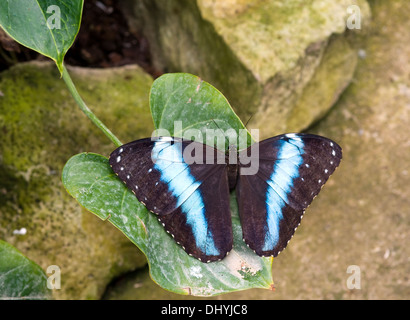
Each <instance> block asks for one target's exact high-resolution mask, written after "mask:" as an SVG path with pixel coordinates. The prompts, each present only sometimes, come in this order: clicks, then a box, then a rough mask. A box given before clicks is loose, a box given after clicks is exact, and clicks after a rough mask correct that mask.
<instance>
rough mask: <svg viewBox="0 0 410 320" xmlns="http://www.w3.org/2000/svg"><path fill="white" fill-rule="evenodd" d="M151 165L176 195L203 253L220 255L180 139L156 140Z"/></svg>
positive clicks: (178, 204)
mask: <svg viewBox="0 0 410 320" xmlns="http://www.w3.org/2000/svg"><path fill="white" fill-rule="evenodd" d="M152 158H153V160H154V162H155V165H154V169H155V170H157V171H158V172H160V174H161V178H160V179H161V181H162V182H164V183H166V184H167V185H168V189H169V192H171V193H172V196H173V197H175V198H176V199H177V207H181V211H182V212H183V213H184V214H185V217H186V222H187V224H188V225H189V226H190V227H191V230H192V234H193V235H194V238H195V242H196V246H197V247H198V248H199V249H200V250H201V251H202V252H203V253H204V254H206V255H215V256H216V255H219V254H220V253H219V250H218V249H217V248H216V246H215V243H214V241H213V237H212V233H211V232H210V231H209V229H208V221H207V218H206V215H205V213H206V212H205V203H204V200H203V197H202V194H201V191H200V190H199V186H200V185H201V182H199V181H196V180H195V178H194V177H193V175H192V174H191V172H190V169H189V166H188V165H187V164H186V163H185V161H184V159H183V156H182V143H181V142H173V143H171V142H170V141H161V140H159V141H156V142H155V144H154V148H153V150H152Z"/></svg>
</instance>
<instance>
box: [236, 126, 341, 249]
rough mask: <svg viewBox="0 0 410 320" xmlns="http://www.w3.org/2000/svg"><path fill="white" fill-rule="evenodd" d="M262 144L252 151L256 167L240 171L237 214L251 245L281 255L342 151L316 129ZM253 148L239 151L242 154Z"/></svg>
mask: <svg viewBox="0 0 410 320" xmlns="http://www.w3.org/2000/svg"><path fill="white" fill-rule="evenodd" d="M258 147H259V152H258V153H257V154H256V155H253V157H254V160H256V161H258V171H257V172H256V173H255V174H252V175H242V174H240V175H239V179H238V185H237V187H236V191H237V198H238V205H239V215H240V219H241V224H242V231H243V237H244V241H245V242H246V243H247V244H248V245H249V247H250V248H251V249H253V250H255V252H256V253H257V254H258V255H260V256H277V255H278V254H279V253H280V252H281V251H282V250H283V249H284V248H285V247H286V246H287V244H288V242H289V240H290V239H291V238H292V236H293V234H294V232H295V230H296V228H297V227H298V225H299V223H300V221H301V218H302V216H303V214H304V212H305V209H306V208H307V207H308V206H309V205H310V203H311V202H312V200H313V199H314V197H316V195H317V194H318V193H319V191H320V190H321V188H322V187H323V185H324V184H325V182H326V181H327V179H328V178H329V177H330V175H331V174H332V173H333V172H334V170H335V169H336V167H337V166H338V165H339V163H340V160H341V158H342V151H341V148H340V146H338V145H337V144H336V143H335V142H334V141H332V140H330V139H327V138H324V137H320V136H317V135H312V134H285V135H280V136H277V137H273V138H270V139H267V140H264V141H262V142H260V143H259V146H258ZM250 150H251V149H250V148H248V149H246V150H243V151H241V152H240V154H239V156H240V158H241V156H242V157H244V156H245V155H246V153H248V152H249V151H250ZM251 157H252V155H251ZM243 167H244V166H242V168H243Z"/></svg>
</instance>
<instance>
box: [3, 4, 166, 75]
mask: <svg viewBox="0 0 410 320" xmlns="http://www.w3.org/2000/svg"><path fill="white" fill-rule="evenodd" d="M44 59H47V58H45V57H43V56H42V55H40V54H39V53H37V52H35V51H33V50H30V49H28V48H26V47H24V46H22V45H20V44H18V43H16V42H15V41H14V40H13V39H11V38H9V37H8V36H7V35H6V34H5V33H4V31H3V30H1V29H0V71H3V70H5V69H7V68H9V67H10V66H12V65H14V64H16V63H18V62H22V61H29V60H44ZM65 63H66V64H68V65H74V66H82V67H92V68H108V67H118V66H123V65H126V64H138V65H139V66H141V67H142V68H143V69H144V70H145V71H146V72H147V73H149V74H151V75H152V76H153V77H154V78H157V77H158V76H160V75H161V74H162V72H161V71H160V70H156V69H155V68H154V67H153V65H152V60H151V53H150V48H149V43H148V41H147V39H146V38H145V37H144V36H143V35H142V33H140V32H139V33H137V34H134V33H132V32H131V31H130V29H129V28H128V24H127V21H126V19H125V17H124V15H123V14H122V12H121V10H120V8H119V6H118V4H117V2H116V1H115V0H87V1H85V3H84V9H83V17H82V21H81V29H80V32H79V33H78V35H77V38H76V40H75V41H74V44H73V46H72V47H71V48H70V50H69V51H68V52H67V55H66V57H65Z"/></svg>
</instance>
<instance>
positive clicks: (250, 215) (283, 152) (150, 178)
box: [109, 133, 342, 262]
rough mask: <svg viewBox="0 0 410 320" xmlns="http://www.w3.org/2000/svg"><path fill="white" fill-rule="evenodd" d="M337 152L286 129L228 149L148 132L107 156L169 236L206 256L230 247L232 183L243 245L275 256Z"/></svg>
mask: <svg viewBox="0 0 410 320" xmlns="http://www.w3.org/2000/svg"><path fill="white" fill-rule="evenodd" d="M254 150H256V152H254ZM187 155H189V157H188V156H187ZM232 155H234V157H232ZM230 156H231V157H230ZM188 158H189V159H188ZM341 158H342V150H341V148H340V146H339V145H337V144H336V143H335V142H334V141H332V140H330V139H327V138H324V137H321V136H317V135H313V134H294V133H291V134H283V135H279V136H276V137H273V138H269V139H266V140H264V141H262V142H259V143H255V144H253V145H252V146H251V147H248V148H247V149H244V150H241V151H239V152H238V151H237V150H236V147H232V146H231V147H230V148H229V152H228V153H225V152H221V151H220V150H217V149H215V148H213V147H210V146H208V145H205V144H202V143H199V142H194V141H191V140H182V139H181V138H174V137H158V138H146V139H141V140H136V141H133V142H130V143H127V144H124V145H123V146H121V147H119V148H117V149H116V150H114V151H113V152H112V153H111V155H110V160H109V161H110V165H111V167H112V169H113V171H114V172H115V173H116V174H117V175H118V176H119V178H120V179H121V180H122V181H123V182H124V183H125V184H126V185H127V187H128V188H129V189H130V190H132V192H133V193H134V194H135V196H136V197H137V198H138V200H139V201H140V202H142V203H143V204H144V205H145V206H146V207H147V209H148V210H150V211H151V212H153V213H155V214H156V215H157V218H158V220H159V221H160V222H161V223H162V224H163V226H164V228H165V230H166V231H167V232H168V233H170V234H171V235H172V237H173V238H174V240H175V241H176V242H177V243H178V244H180V245H181V246H182V247H183V249H184V250H185V251H186V252H187V253H188V254H189V255H192V256H194V257H195V258H197V259H199V260H200V261H202V262H210V261H217V260H221V259H222V258H224V257H225V256H226V255H227V254H228V253H229V251H230V250H231V249H232V244H233V235H232V224H231V213H230V208H229V194H230V191H231V190H233V189H235V188H236V195H237V201H238V207H239V217H240V221H241V225H242V232H243V239H244V241H245V242H246V244H247V245H248V246H249V247H250V248H251V249H253V250H254V251H255V253H256V254H258V255H259V256H277V255H278V254H279V253H280V252H281V251H282V250H283V249H284V248H285V247H286V245H287V244H288V242H289V240H290V239H291V238H292V236H293V234H294V232H295V230H296V228H297V227H298V225H299V224H300V221H301V219H302V216H303V214H304V212H305V209H306V208H307V207H308V206H309V204H310V203H311V202H312V200H313V198H315V197H316V195H317V194H318V193H319V191H320V189H321V188H322V187H323V185H324V184H325V182H326V181H327V179H328V178H329V176H330V175H331V174H332V173H333V172H334V171H335V169H336V167H337V166H338V165H339V163H340V160H341ZM229 159H234V161H232V160H231V161H230V160H229ZM244 159H247V161H243V160H244ZM249 159H250V161H249ZM252 161H253V162H255V161H256V162H257V169H256V171H255V168H253V169H252V167H251V166H252V165H251V163H252ZM246 162H248V163H246ZM251 169H252V170H253V172H251V171H252V170H251ZM245 171H248V172H247V173H246V172H245ZM249 172H250V173H249Z"/></svg>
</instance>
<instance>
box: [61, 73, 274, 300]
mask: <svg viewBox="0 0 410 320" xmlns="http://www.w3.org/2000/svg"><path fill="white" fill-rule="evenodd" d="M173 80H174V83H172V82H173ZM198 83H200V84H201V87H202V88H206V93H204V94H202V95H198V96H197V97H195V98H193V95H192V94H193V92H192V88H194V90H195V91H196V90H197V89H196V88H198ZM179 86H182V88H183V89H179ZM201 87H200V88H201ZM200 90H201V89H200ZM200 90H199V92H200ZM176 92H178V94H176ZM183 92H185V94H183ZM196 92H197V91H196ZM189 98H191V102H193V101H195V103H196V104H197V105H198V106H203V108H205V111H202V112H200V111H197V112H192V110H190V108H195V105H196V104H192V105H190V104H188V106H183V107H181V101H188V100H189ZM207 102H211V103H207ZM206 108H209V114H208V115H207V113H206ZM151 109H152V115H153V119H154V123H155V126H156V127H157V128H158V127H160V128H162V129H166V130H168V131H169V132H170V134H176V133H178V134H179V135H180V136H183V133H184V131H185V130H186V129H187V128H194V127H195V128H196V129H199V130H200V131H203V132H205V131H206V129H209V128H210V126H209V125H208V123H217V125H215V127H216V129H218V130H221V129H223V130H225V129H226V128H233V129H234V130H239V129H243V125H242V123H241V121H240V120H239V118H238V117H237V116H236V114H235V113H234V112H233V110H232V109H231V107H230V105H229V103H228V102H227V101H226V99H225V98H224V97H223V95H222V94H221V93H220V92H219V91H217V90H216V89H214V88H213V87H212V86H211V85H209V84H207V83H206V82H201V81H200V80H199V78H197V77H195V76H192V75H186V74H169V75H166V76H162V77H161V78H159V79H157V80H156V81H155V82H154V84H153V87H152V89H151ZM175 120H181V121H182V122H183V125H182V130H181V132H175V130H174V129H175V128H174V121H175ZM62 181H63V183H64V186H65V187H66V189H67V191H68V192H69V193H70V194H71V195H72V196H73V197H74V198H76V199H77V201H78V202H79V203H80V204H81V205H83V206H84V207H85V208H86V209H88V210H89V211H91V212H93V213H94V214H96V215H97V216H98V217H100V218H101V219H103V220H108V221H110V222H111V223H112V224H114V225H115V226H116V227H117V228H118V229H119V230H121V231H122V232H123V233H124V234H125V235H126V236H127V237H128V238H129V239H130V240H131V241H132V242H133V243H134V244H135V245H137V246H138V247H139V248H140V249H141V251H142V252H144V253H145V255H146V256H147V260H148V263H149V265H150V273H151V277H152V279H153V280H154V281H155V282H157V283H158V284H159V285H160V286H161V287H163V288H165V289H167V290H170V291H173V292H176V293H180V294H192V295H200V296H211V295H217V294H221V293H226V292H231V291H236V290H244V289H248V288H268V289H269V288H271V286H272V283H273V281H272V274H271V264H272V258H261V257H258V256H257V255H256V254H255V253H254V252H253V251H252V250H250V249H249V248H248V247H247V246H246V245H245V243H244V242H243V241H242V229H241V225H240V222H239V217H238V208H237V202H236V199H235V195H234V193H233V194H232V196H231V212H232V225H233V233H234V246H233V250H232V251H231V252H230V254H229V255H228V256H227V257H226V258H225V259H223V260H222V261H219V262H212V263H202V262H200V261H199V260H197V259H195V258H193V257H190V256H189V255H188V254H187V253H186V252H185V251H184V250H183V249H182V248H181V247H180V246H179V245H178V244H176V242H175V241H174V240H173V238H172V237H171V236H170V235H169V234H167V233H166V231H165V230H164V228H163V227H162V225H161V224H160V223H159V222H158V220H157V217H156V216H155V215H153V214H151V213H150V212H148V210H147V209H146V208H145V206H143V205H142V204H141V203H140V202H138V200H137V199H136V198H135V196H134V195H133V194H132V192H131V191H130V190H128V189H127V188H126V186H125V185H124V184H123V183H122V182H121V181H120V180H119V179H118V178H117V176H116V175H115V174H114V172H113V171H112V169H111V167H110V166H109V163H108V159H107V158H105V157H103V156H101V155H98V154H93V153H83V154H79V155H76V156H74V157H72V158H71V159H70V160H69V161H68V162H67V163H66V165H65V167H64V170H63V174H62Z"/></svg>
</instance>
